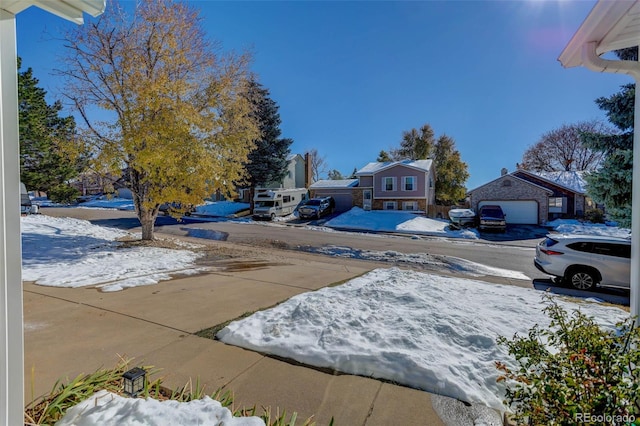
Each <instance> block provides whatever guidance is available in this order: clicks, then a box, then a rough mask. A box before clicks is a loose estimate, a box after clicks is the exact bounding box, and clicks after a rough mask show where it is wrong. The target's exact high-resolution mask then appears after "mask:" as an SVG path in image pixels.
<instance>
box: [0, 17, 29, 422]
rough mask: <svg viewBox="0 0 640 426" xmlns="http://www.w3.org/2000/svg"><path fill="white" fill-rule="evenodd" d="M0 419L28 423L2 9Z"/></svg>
mask: <svg viewBox="0 0 640 426" xmlns="http://www.w3.org/2000/svg"><path fill="white" fill-rule="evenodd" d="M0 101H1V102H0V361H1V364H2V365H1V366H0V424H6V425H20V424H23V423H24V359H23V353H24V343H23V335H22V271H21V268H22V246H21V241H20V210H19V209H20V203H19V196H18V193H19V192H20V160H19V140H18V70H17V52H16V25H15V15H14V14H12V13H10V12H7V11H5V10H3V9H0Z"/></svg>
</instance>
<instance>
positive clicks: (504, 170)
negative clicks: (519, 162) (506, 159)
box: [500, 167, 509, 176]
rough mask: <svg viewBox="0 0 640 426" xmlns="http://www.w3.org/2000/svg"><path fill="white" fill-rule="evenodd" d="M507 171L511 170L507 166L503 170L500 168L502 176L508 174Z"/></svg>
mask: <svg viewBox="0 0 640 426" xmlns="http://www.w3.org/2000/svg"><path fill="white" fill-rule="evenodd" d="M507 173H509V170H507V168H506V167H503V168H502V170H500V176H504V175H506V174H507Z"/></svg>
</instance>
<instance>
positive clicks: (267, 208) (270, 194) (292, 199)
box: [253, 188, 309, 220]
mask: <svg viewBox="0 0 640 426" xmlns="http://www.w3.org/2000/svg"><path fill="white" fill-rule="evenodd" d="M307 198H309V191H308V190H307V189H305V188H296V189H258V188H256V193H255V195H254V197H253V203H254V206H253V218H254V219H271V220H273V219H274V218H275V217H276V216H287V215H290V214H291V213H293V211H294V210H295V209H296V207H298V204H300V202H301V201H304V200H306V199H307Z"/></svg>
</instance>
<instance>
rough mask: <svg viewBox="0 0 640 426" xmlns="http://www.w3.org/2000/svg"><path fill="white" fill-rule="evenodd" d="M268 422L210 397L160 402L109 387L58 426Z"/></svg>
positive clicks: (244, 425) (254, 424) (242, 425)
mask: <svg viewBox="0 0 640 426" xmlns="http://www.w3.org/2000/svg"><path fill="white" fill-rule="evenodd" d="M264 424H265V423H264V422H263V421H262V419H260V418H258V417H233V415H232V413H231V411H229V409H227V408H224V407H222V405H221V404H220V403H219V402H218V401H216V400H214V399H211V398H210V397H208V396H205V397H204V398H203V399H199V400H194V401H189V402H178V401H172V400H168V401H158V400H155V399H151V398H148V399H141V398H124V397H121V396H119V395H116V394H113V393H110V392H107V391H105V390H101V391H99V392H97V393H95V394H94V395H93V396H91V397H90V398H88V399H86V400H84V401H82V402H81V403H79V404H77V405H75V406H74V407H71V408H70V409H68V410H67V412H66V413H65V415H64V417H63V418H62V419H61V420H60V421H58V422H57V423H56V425H57V426H94V425H102V426H120V425H132V426H133V425H147V426H155V425H157V426H164V425H207V426H258V425H264Z"/></svg>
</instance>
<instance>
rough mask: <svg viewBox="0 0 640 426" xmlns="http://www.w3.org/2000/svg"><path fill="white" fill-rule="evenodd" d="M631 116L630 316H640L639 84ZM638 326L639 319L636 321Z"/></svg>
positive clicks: (636, 80) (636, 81) (636, 79)
mask: <svg viewBox="0 0 640 426" xmlns="http://www.w3.org/2000/svg"><path fill="white" fill-rule="evenodd" d="M638 80H639V79H638V77H636V78H635V83H636V99H635V111H634V114H633V177H632V180H633V183H632V186H633V189H632V190H631V196H632V199H631V200H632V201H631V202H632V204H631V301H630V302H631V303H630V308H631V315H632V316H636V315H640V84H638ZM636 323H637V324H640V319H638V320H637V321H636Z"/></svg>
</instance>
